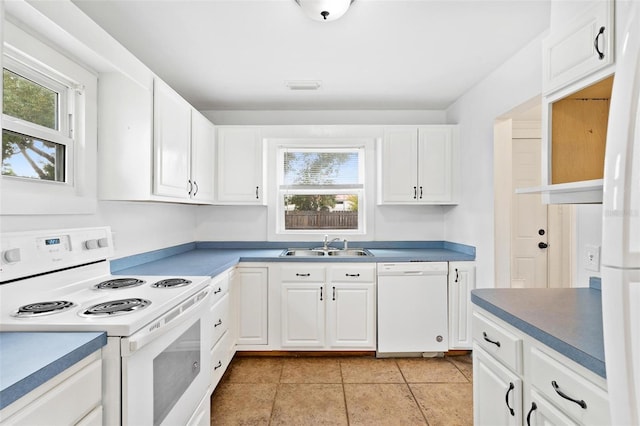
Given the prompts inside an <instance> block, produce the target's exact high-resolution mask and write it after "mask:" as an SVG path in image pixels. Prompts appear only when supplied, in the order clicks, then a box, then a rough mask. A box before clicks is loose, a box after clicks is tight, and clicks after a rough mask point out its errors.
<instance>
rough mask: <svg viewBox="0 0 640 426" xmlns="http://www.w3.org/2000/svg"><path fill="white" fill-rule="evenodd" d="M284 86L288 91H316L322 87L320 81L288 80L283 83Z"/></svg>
mask: <svg viewBox="0 0 640 426" xmlns="http://www.w3.org/2000/svg"><path fill="white" fill-rule="evenodd" d="M284 85H285V86H287V87H288V88H289V90H318V89H319V88H320V86H322V82H321V81H320V80H290V81H285V82H284Z"/></svg>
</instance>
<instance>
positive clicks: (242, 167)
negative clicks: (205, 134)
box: [217, 127, 265, 204]
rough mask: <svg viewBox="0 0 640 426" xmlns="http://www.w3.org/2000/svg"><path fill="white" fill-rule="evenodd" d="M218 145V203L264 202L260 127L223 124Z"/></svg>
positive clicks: (219, 129)
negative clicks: (227, 125) (225, 125)
mask: <svg viewBox="0 0 640 426" xmlns="http://www.w3.org/2000/svg"><path fill="white" fill-rule="evenodd" d="M217 144H218V149H217V154H218V155H217V157H218V159H217V165H218V180H217V181H218V184H217V187H218V194H217V200H218V202H220V203H222V204H264V200H265V194H264V183H263V165H262V161H263V152H262V139H261V137H260V130H259V129H257V128H253V127H219V128H218V140H217Z"/></svg>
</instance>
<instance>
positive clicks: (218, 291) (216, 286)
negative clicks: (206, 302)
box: [211, 272, 229, 304]
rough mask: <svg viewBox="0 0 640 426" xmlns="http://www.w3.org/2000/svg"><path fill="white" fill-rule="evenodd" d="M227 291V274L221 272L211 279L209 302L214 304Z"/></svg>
mask: <svg viewBox="0 0 640 426" xmlns="http://www.w3.org/2000/svg"><path fill="white" fill-rule="evenodd" d="M228 291H229V274H228V273H226V272H225V273H223V274H222V275H220V276H217V277H215V278H214V279H213V280H212V281H211V303H213V304H215V303H216V302H217V301H218V300H220V299H222V296H224V295H225V294H227V292H228Z"/></svg>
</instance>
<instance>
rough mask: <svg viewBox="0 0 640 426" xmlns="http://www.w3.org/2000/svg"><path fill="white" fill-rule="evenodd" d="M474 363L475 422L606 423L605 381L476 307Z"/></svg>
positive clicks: (474, 318) (607, 406)
mask: <svg viewBox="0 0 640 426" xmlns="http://www.w3.org/2000/svg"><path fill="white" fill-rule="evenodd" d="M473 363H474V364H473V400H474V404H473V405H474V424H478V425H483V424H487V425H505V424H516V425H519V424H527V425H572V424H585V425H590V424H608V423H609V402H608V395H607V391H606V379H604V378H602V377H600V376H598V375H596V374H595V373H593V372H592V371H589V370H587V369H586V368H584V367H583V366H581V365H579V364H577V363H575V362H574V361H572V360H570V359H568V358H567V357H565V356H564V355H562V354H560V353H558V352H557V351H555V350H553V349H551V348H549V347H548V346H546V345H544V344H543V343H541V342H539V341H538V340H536V339H534V338H533V337H531V336H529V335H528V334H525V333H523V332H521V331H520V330H518V329H516V328H515V327H513V326H511V325H510V324H507V323H506V322H504V321H502V320H500V319H499V318H497V317H495V316H493V315H491V314H490V313H488V312H486V311H484V310H483V309H481V308H479V307H477V306H474V313H473ZM511 383H513V384H514V388H513V390H509V388H510V387H511ZM507 404H508V406H507ZM509 407H510V408H513V410H514V415H513V416H512V415H511V411H510V409H509Z"/></svg>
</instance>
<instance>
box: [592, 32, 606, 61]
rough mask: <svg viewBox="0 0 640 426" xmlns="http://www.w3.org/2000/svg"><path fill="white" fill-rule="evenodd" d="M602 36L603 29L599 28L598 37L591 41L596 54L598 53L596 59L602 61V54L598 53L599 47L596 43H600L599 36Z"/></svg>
mask: <svg viewBox="0 0 640 426" xmlns="http://www.w3.org/2000/svg"><path fill="white" fill-rule="evenodd" d="M603 34H604V27H600V30H599V31H598V35H596V38H595V40H593V47H594V48H595V49H596V53H598V59H600V60H603V59H604V53H602V52H601V51H600V46H598V41H600V36H601V35H603Z"/></svg>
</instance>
